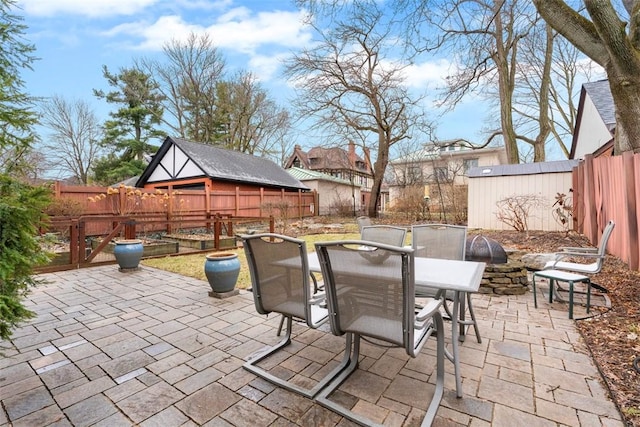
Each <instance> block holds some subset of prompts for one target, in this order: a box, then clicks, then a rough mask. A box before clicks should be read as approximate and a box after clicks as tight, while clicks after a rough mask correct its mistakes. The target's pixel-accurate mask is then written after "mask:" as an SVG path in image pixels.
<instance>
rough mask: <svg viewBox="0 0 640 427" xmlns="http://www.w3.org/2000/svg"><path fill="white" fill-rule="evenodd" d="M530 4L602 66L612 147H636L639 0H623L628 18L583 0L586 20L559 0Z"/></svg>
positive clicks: (639, 148) (639, 147) (639, 125)
mask: <svg viewBox="0 0 640 427" xmlns="http://www.w3.org/2000/svg"><path fill="white" fill-rule="evenodd" d="M533 3H534V4H535V6H536V8H537V9H538V11H539V12H540V14H541V15H542V17H543V18H544V19H545V21H546V22H547V23H548V24H549V25H550V26H551V27H553V28H554V29H555V30H556V31H558V32H559V33H560V34H562V35H563V36H564V37H566V38H567V39H568V40H569V41H570V42H571V43H572V44H573V45H575V46H576V47H577V48H578V49H579V50H580V51H582V52H583V53H584V54H585V55H587V56H588V57H589V58H591V59H592V60H593V61H595V62H596V63H598V64H600V65H601V66H602V67H604V69H605V70H606V72H607V76H608V79H609V87H610V88H611V95H612V97H613V101H614V103H615V106H616V132H615V143H614V152H615V153H616V154H620V153H622V152H625V151H633V152H640V121H639V120H638V117H640V0H626V1H624V2H623V4H624V7H625V9H626V11H627V12H628V13H629V15H630V19H629V22H626V21H625V20H623V18H622V17H621V13H620V12H619V11H617V10H616V9H615V8H614V7H613V5H612V4H611V2H609V1H599V0H584V1H583V3H584V6H585V8H586V11H587V13H588V15H589V17H590V18H591V20H589V19H587V18H586V17H585V16H583V15H582V14H580V12H579V11H578V10H576V9H573V8H572V7H570V6H569V5H568V4H567V3H566V2H564V1H562V0H534V1H533Z"/></svg>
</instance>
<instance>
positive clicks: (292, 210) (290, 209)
mask: <svg viewBox="0 0 640 427" xmlns="http://www.w3.org/2000/svg"><path fill="white" fill-rule="evenodd" d="M53 190H54V191H53V192H54V195H55V197H56V198H57V199H58V200H60V201H63V202H65V203H60V205H61V206H63V207H61V208H60V209H62V210H64V209H65V208H64V206H66V209H67V210H70V208H69V207H70V206H73V212H72V213H71V212H69V213H64V212H62V213H61V212H58V213H57V215H61V216H64V215H72V216H76V217H77V216H82V215H121V216H127V215H133V216H135V217H136V218H138V219H139V220H143V219H145V218H146V219H149V220H154V221H155V222H154V221H152V222H151V223H149V224H148V225H147V226H146V228H147V230H148V231H160V230H164V229H165V228H167V227H168V226H167V225H166V224H175V222H171V221H174V220H179V219H181V218H187V219H188V218H189V217H191V216H196V217H201V218H212V217H215V216H216V215H232V216H234V217H256V218H258V217H264V216H270V215H273V216H275V217H286V218H297V217H309V216H313V215H315V213H314V209H313V206H315V205H316V204H317V203H316V200H317V194H316V192H315V191H313V192H308V193H303V192H301V191H290V192H287V191H284V190H268V189H264V188H255V189H246V188H245V189H242V190H241V189H240V187H236V188H235V190H229V189H225V190H216V191H209V190H207V189H204V190H154V189H143V188H131V187H124V186H121V187H84V186H67V185H63V184H61V183H60V182H56V183H55V184H54V186H53ZM279 209H283V211H282V212H281V211H280V210H279ZM158 220H166V221H169V222H168V223H166V224H165V225H164V226H163V225H162V224H159V222H158ZM186 222H188V223H189V226H190V227H191V228H197V227H202V226H206V225H207V222H206V221H202V222H201V223H199V222H193V221H185V223H186ZM87 227H88V229H87V233H90V234H103V233H104V231H105V230H103V228H108V226H106V225H104V224H103V225H99V224H89V225H88V226H87ZM167 231H170V230H167Z"/></svg>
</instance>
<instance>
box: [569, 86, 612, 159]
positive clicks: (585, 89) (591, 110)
mask: <svg viewBox="0 0 640 427" xmlns="http://www.w3.org/2000/svg"><path fill="white" fill-rule="evenodd" d="M615 126H616V114H615V105H614V103H613V97H612V96H611V89H610V88H609V81H608V80H600V81H597V82H589V83H585V84H583V85H582V90H581V91H580V101H579V103H578V114H577V117H576V127H575V130H574V132H573V140H572V141H571V152H570V154H569V158H570V159H583V158H584V156H585V155H586V154H593V155H594V156H595V157H599V156H610V155H612V154H613V133H614V129H615Z"/></svg>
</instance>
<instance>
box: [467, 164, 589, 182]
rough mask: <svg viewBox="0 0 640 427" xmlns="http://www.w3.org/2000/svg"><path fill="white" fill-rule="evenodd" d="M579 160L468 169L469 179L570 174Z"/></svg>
mask: <svg viewBox="0 0 640 427" xmlns="http://www.w3.org/2000/svg"><path fill="white" fill-rule="evenodd" d="M578 163H579V160H575V159H574V160H557V161H553V162H537V163H521V164H517V165H496V166H480V167H474V168H470V169H469V171H468V172H467V176H468V177H469V178H482V177H486V176H511V175H537V174H541V173H563V172H571V171H572V170H573V168H574V167H576V166H578Z"/></svg>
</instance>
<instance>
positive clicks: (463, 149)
mask: <svg viewBox="0 0 640 427" xmlns="http://www.w3.org/2000/svg"><path fill="white" fill-rule="evenodd" d="M441 147H451V148H452V149H451V150H445V151H440V149H441ZM499 150H504V147H502V146H500V147H485V148H477V149H473V145H472V144H471V143H470V142H469V141H467V140H466V139H461V138H458V139H449V140H443V141H438V143H437V144H436V143H428V144H425V145H424V146H423V147H422V148H421V149H419V150H416V151H413V152H411V153H408V154H405V155H404V156H400V157H398V158H396V159H394V160H392V161H391V163H393V164H399V163H415V162H423V161H425V160H433V159H438V158H440V157H442V156H443V155H445V154H446V155H447V156H456V155H466V154H469V153H473V152H481V153H488V152H491V151H499Z"/></svg>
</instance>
